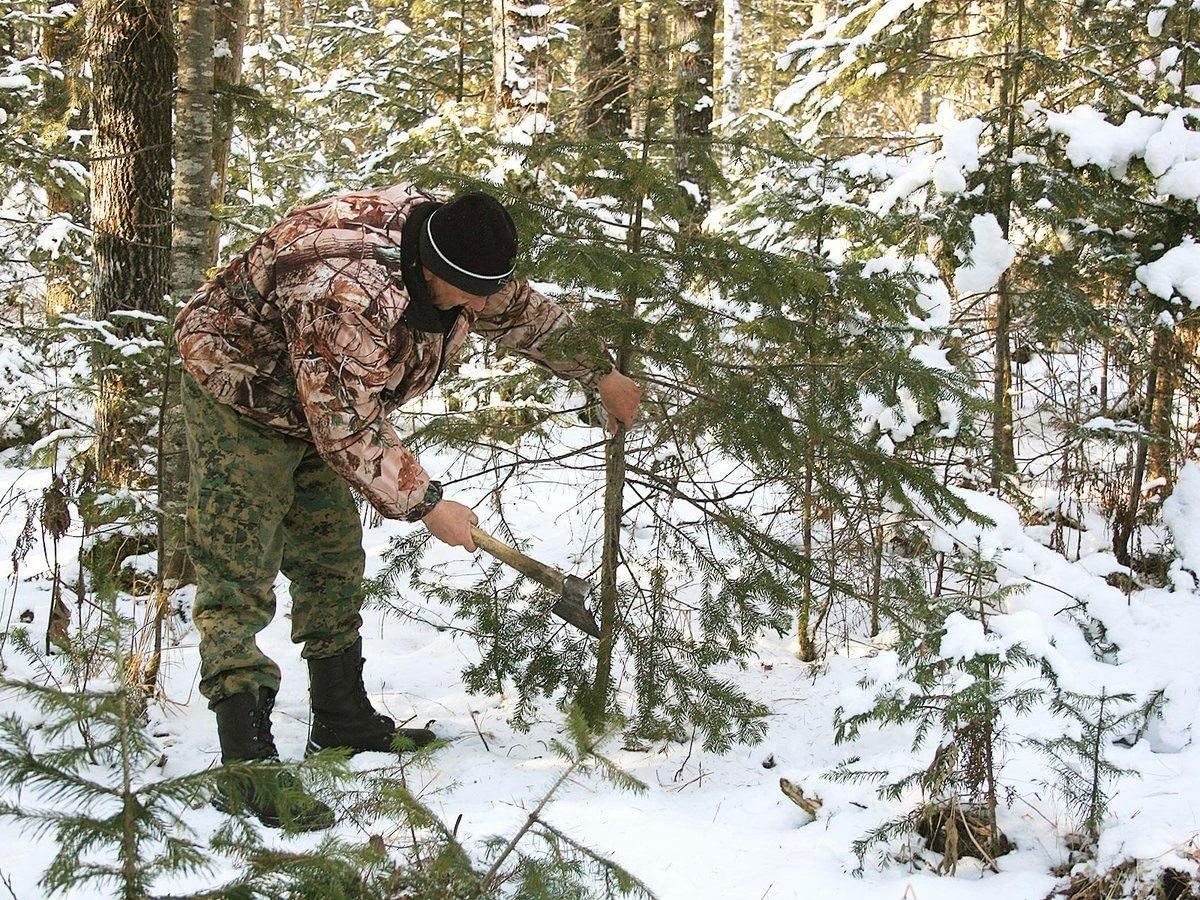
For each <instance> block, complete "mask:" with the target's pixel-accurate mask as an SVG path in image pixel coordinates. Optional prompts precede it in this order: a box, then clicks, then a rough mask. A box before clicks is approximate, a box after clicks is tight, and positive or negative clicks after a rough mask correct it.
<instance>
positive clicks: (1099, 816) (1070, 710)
mask: <svg viewBox="0 0 1200 900" xmlns="http://www.w3.org/2000/svg"><path fill="white" fill-rule="evenodd" d="M1155 702H1156V701H1154V700H1151V701H1150V703H1149V704H1134V698H1133V695H1132V694H1109V693H1108V692H1106V691H1104V690H1101V692H1100V693H1099V694H1080V693H1077V692H1074V691H1067V690H1061V689H1060V690H1058V691H1056V692H1055V697H1054V701H1053V703H1052V704H1051V708H1052V709H1053V710H1054V711H1055V712H1056V713H1058V714H1059V715H1061V716H1062V717H1063V718H1064V719H1066V720H1067V722H1068V723H1069V728H1070V730H1069V731H1068V732H1067V733H1065V734H1063V735H1061V736H1060V737H1056V738H1050V739H1042V740H1038V741H1035V745H1036V746H1037V747H1038V748H1039V749H1040V750H1042V751H1043V752H1044V753H1045V754H1046V755H1047V757H1048V759H1049V762H1050V767H1051V769H1052V771H1053V772H1054V774H1055V776H1056V777H1057V779H1058V781H1057V785H1056V786H1057V788H1058V790H1059V791H1060V792H1061V793H1062V797H1063V799H1064V800H1065V801H1066V804H1067V808H1068V810H1069V811H1070V812H1071V814H1072V815H1073V816H1074V817H1075V822H1076V824H1077V827H1078V828H1080V829H1082V833H1083V835H1084V836H1085V837H1086V838H1087V842H1088V845H1089V846H1093V847H1094V846H1095V844H1096V841H1097V840H1098V839H1099V837H1100V828H1101V826H1102V825H1103V824H1104V819H1105V817H1106V815H1107V813H1108V805H1109V801H1110V799H1111V798H1112V790H1113V787H1114V783H1115V782H1116V781H1118V780H1119V779H1120V778H1121V777H1123V776H1126V775H1134V774H1136V773H1135V772H1134V771H1133V770H1132V769H1126V768H1122V767H1121V766H1119V765H1117V764H1116V763H1115V762H1113V761H1112V759H1111V755H1110V747H1111V745H1112V744H1113V743H1114V742H1115V741H1116V740H1117V739H1119V738H1123V737H1126V736H1127V735H1128V734H1129V732H1130V731H1134V730H1136V729H1137V728H1138V727H1139V726H1140V725H1142V724H1144V723H1145V722H1146V719H1147V717H1148V716H1149V715H1150V714H1151V711H1152V708H1153V706H1154V705H1155Z"/></svg>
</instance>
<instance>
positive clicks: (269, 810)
mask: <svg viewBox="0 0 1200 900" xmlns="http://www.w3.org/2000/svg"><path fill="white" fill-rule="evenodd" d="M274 707H275V692H274V691H272V690H268V689H265V688H263V689H260V690H259V691H258V692H257V694H255V693H252V692H247V693H243V694H234V695H233V696H232V697H226V698H225V699H224V700H221V701H220V702H218V703H217V704H216V705H215V706H214V707H213V712H214V713H216V715H217V737H218V738H219V740H220V742H221V762H222V763H234V762H253V761H268V762H278V761H279V753H278V752H277V751H276V750H275V739H274V737H272V735H271V710H272V709H274ZM214 803H215V805H216V806H217V808H218V809H221V810H224V811H225V812H229V813H236V812H240V811H241V810H243V809H245V810H249V811H250V812H251V813H252V814H253V815H254V817H255V818H257V819H258V820H259V821H260V822H262V823H263V824H264V825H266V826H268V827H270V828H280V827H282V828H284V829H285V830H288V831H317V830H319V829H322V828H328V827H329V826H331V825H332V824H333V810H331V809H330V808H329V807H328V806H326V805H325V804H324V803H322V802H321V801H320V800H317V799H315V798H313V797H311V796H309V795H308V794H307V793H306V792H305V791H304V788H303V786H302V785H301V784H300V783H299V782H298V781H297V780H296V777H295V776H294V775H293V774H292V773H291V772H287V771H283V770H279V771H273V770H266V771H263V772H260V773H258V774H257V775H256V777H255V778H254V779H251V778H248V777H247V776H245V775H244V774H237V775H235V774H232V773H230V776H229V779H228V780H227V782H226V783H225V784H223V785H221V786H220V787H219V789H218V791H217V796H216V798H215V800H214Z"/></svg>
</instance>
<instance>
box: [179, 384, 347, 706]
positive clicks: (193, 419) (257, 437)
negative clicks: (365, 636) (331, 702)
mask: <svg viewBox="0 0 1200 900" xmlns="http://www.w3.org/2000/svg"><path fill="white" fill-rule="evenodd" d="M182 381H183V413H184V420H185V422H186V425H187V443H188V457H189V458H190V461H191V479H190V481H189V484H188V506H187V545H188V552H189V554H190V555H191V558H192V562H193V564H194V565H195V567H196V604H195V607H194V610H193V615H194V618H195V621H196V627H197V629H199V632H200V692H201V693H202V694H203V695H204V696H205V697H207V698H208V701H209V705H210V706H211V705H212V704H214V703H216V702H217V701H219V700H222V699H224V698H225V697H228V696H231V695H233V694H238V693H241V692H243V691H247V690H251V689H256V688H259V687H268V688H271V689H273V690H278V688H279V667H278V666H277V665H275V663H274V662H272V661H271V660H270V659H269V658H267V656H266V655H265V654H263V652H262V651H261V650H260V649H259V648H258V644H257V643H256V642H255V640H254V636H255V635H256V634H258V632H260V631H262V629H263V628H265V627H266V626H267V624H268V623H269V622H270V621H271V619H272V618H274V616H275V591H274V587H273V585H274V583H275V576H276V574H277V573H278V572H280V571H281V570H282V571H283V574H284V575H286V576H287V577H288V578H289V579H290V580H291V583H292V587H291V592H292V640H293V641H295V642H296V643H303V644H304V650H303V655H304V656H305V657H306V658H307V657H317V658H320V657H324V656H334V655H336V654H338V653H341V652H342V651H343V650H346V649H348V648H349V647H350V645H351V644H353V643H354V641H355V640H356V639H357V638H358V629H359V626H360V625H361V624H362V618H361V617H360V616H359V611H360V610H361V609H362V602H363V594H362V577H363V567H364V565H365V556H364V554H363V548H362V525H361V523H360V521H359V518H358V510H357V509H356V508H355V505H354V497H353V495H352V494H351V492H350V487H349V485H348V484H346V482H345V481H344V480H343V479H342V478H340V477H339V476H338V475H337V474H336V473H334V471H333V470H332V469H330V468H329V466H328V465H327V464H326V463H325V462H324V460H322V459H321V457H320V456H318V455H317V451H316V449H315V448H314V447H313V445H312V444H310V443H309V442H307V441H304V440H301V439H299V438H294V437H289V436H287V435H284V434H280V433H279V432H276V431H274V430H273V429H270V428H268V427H266V426H264V425H260V424H258V423H257V422H254V421H252V420H250V419H248V418H246V417H245V416H243V415H241V414H240V413H238V412H237V411H236V410H234V409H232V408H231V407H229V406H225V405H223V404H221V403H217V402H216V401H215V400H213V399H212V398H211V397H209V396H208V395H207V394H205V393H204V392H203V391H202V390H201V389H200V387H199V386H197V384H196V382H195V381H193V380H192V379H191V378H190V377H189V376H188V375H187V374H184V375H183V378H182Z"/></svg>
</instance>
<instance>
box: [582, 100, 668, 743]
mask: <svg viewBox="0 0 1200 900" xmlns="http://www.w3.org/2000/svg"><path fill="white" fill-rule="evenodd" d="M652 106H653V103H651V102H649V101H648V102H647V110H646V129H647V130H646V132H645V133H644V134H643V136H642V164H643V165H645V164H646V162H647V161H648V160H649V157H650V135H651V131H650V128H651V127H652V126H653V122H654V111H653V109H652V108H651V107H652ZM642 201H643V195H642V193H641V191H639V192H638V193H637V196H636V197H635V199H634V203H633V208H632V216H631V222H630V226H629V234H628V237H627V243H626V246H627V247H628V249H629V252H630V253H631V254H632V255H634V256H636V255H637V254H639V253H640V252H641V250H642V214H643V207H644V203H643V202H642ZM638 290H639V289H638V286H637V284H636V283H632V284H630V285H628V287H627V288H626V290H625V291H624V292H623V293H622V296H621V313H622V315H623V316H624V317H625V318H626V319H627V320H628V319H632V318H633V316H634V315H636V313H637V295H638ZM632 356H633V353H632V347H631V346H630V342H629V337H628V334H626V335H624V336H623V337H622V338H621V341H620V344H619V345H618V347H617V370H618V371H619V372H621V373H622V374H628V372H629V368H630V364H631V362H632ZM624 511H625V426H624V425H621V424H619V423H618V424H617V426H616V431H615V432H614V433H613V436H612V437H611V438H610V439H609V442H608V447H607V448H606V452H605V457H604V537H603V543H602V545H601V551H600V641H599V645H598V646H597V648H596V674H595V677H594V679H593V680H592V687H591V692H590V695H589V697H588V699H587V703H586V705H585V712H586V715H587V718H588V722H589V724H591V725H592V727H593V728H598V727H600V726H601V725H602V724H603V722H604V720H605V719H606V717H607V714H608V708H609V703H610V702H611V694H612V661H613V648H614V647H615V645H616V639H617V600H618V597H617V568H618V566H619V565H620V563H621V520H622V517H623V513H624Z"/></svg>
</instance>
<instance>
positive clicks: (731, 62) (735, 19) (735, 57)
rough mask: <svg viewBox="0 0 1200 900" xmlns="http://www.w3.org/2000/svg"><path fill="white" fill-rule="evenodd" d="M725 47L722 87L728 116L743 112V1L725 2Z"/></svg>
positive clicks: (722, 61)
mask: <svg viewBox="0 0 1200 900" xmlns="http://www.w3.org/2000/svg"><path fill="white" fill-rule="evenodd" d="M722 6H723V9H722V12H723V18H724V27H723V29H722V33H723V35H724V46H723V48H722V54H721V69H722V71H721V86H722V88H723V89H724V90H723V95H724V97H723V99H724V106H723V109H724V112H725V115H726V116H737V115H740V114H741V112H742V40H743V32H742V0H724V2H723V4H722Z"/></svg>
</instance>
